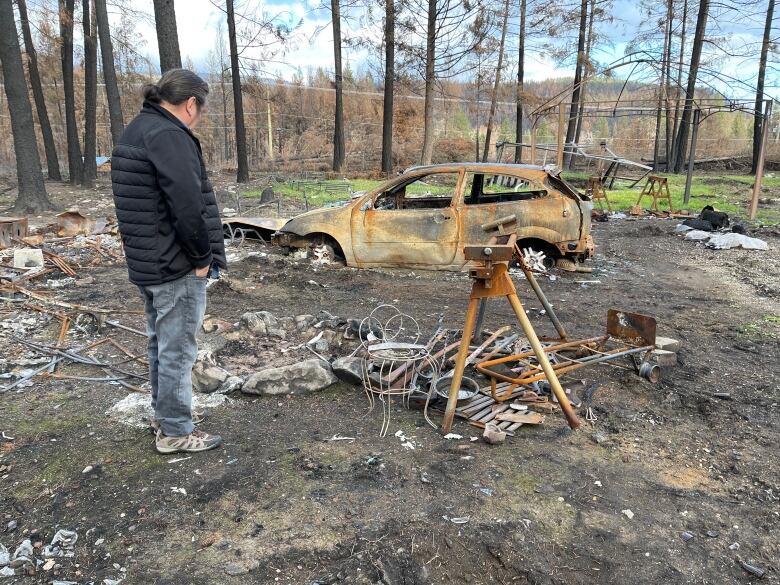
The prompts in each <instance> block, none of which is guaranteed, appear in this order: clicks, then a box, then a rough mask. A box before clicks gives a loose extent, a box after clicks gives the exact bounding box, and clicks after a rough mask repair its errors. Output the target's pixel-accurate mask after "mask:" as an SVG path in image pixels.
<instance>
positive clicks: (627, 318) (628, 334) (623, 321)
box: [607, 309, 656, 346]
mask: <svg viewBox="0 0 780 585" xmlns="http://www.w3.org/2000/svg"><path fill="white" fill-rule="evenodd" d="M655 329H656V321H655V319H653V318H652V317H648V316H647V315H640V314H639V313H629V312H627V311H616V310H615V309H610V310H609V311H608V312H607V334H608V335H611V336H612V337H615V338H617V339H621V340H623V341H625V342H626V343H630V344H631V345H639V346H642V345H655Z"/></svg>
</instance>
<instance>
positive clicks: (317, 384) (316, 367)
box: [241, 358, 338, 395]
mask: <svg viewBox="0 0 780 585" xmlns="http://www.w3.org/2000/svg"><path fill="white" fill-rule="evenodd" d="M337 380H338V379H337V378H336V376H334V375H333V372H332V371H331V368H330V364H328V363H327V362H323V361H322V360H320V359H316V358H313V359H310V360H305V361H302V362H298V363H296V364H290V365H288V366H281V367H278V368H265V369H264V370H260V371H259V372H255V373H254V374H252V375H251V376H249V378H247V380H246V382H244V385H243V386H242V388H241V391H242V392H244V393H245V394H261V395H275V394H306V393H309V392H316V391H318V390H322V389H324V388H327V387H328V386H330V385H331V384H334V383H335V382H336V381H337Z"/></svg>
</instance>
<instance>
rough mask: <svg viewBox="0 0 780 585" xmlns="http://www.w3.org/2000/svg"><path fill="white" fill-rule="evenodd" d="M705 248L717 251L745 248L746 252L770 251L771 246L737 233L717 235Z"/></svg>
mask: <svg viewBox="0 0 780 585" xmlns="http://www.w3.org/2000/svg"><path fill="white" fill-rule="evenodd" d="M705 246H707V247H708V248H713V249H715V250H728V249H730V248H744V249H745V250H768V249H769V245H768V244H767V243H766V242H765V241H764V240H759V239H758V238H751V237H750V236H746V235H745V234H736V233H728V234H715V235H713V236H712V237H711V238H710V239H709V241H708V242H707V243H706V244H705Z"/></svg>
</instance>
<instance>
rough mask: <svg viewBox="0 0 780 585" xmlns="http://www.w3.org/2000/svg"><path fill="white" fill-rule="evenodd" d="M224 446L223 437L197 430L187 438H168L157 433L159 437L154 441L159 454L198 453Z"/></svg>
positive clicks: (159, 432) (160, 432)
mask: <svg viewBox="0 0 780 585" xmlns="http://www.w3.org/2000/svg"><path fill="white" fill-rule="evenodd" d="M221 444H222V437H220V436H219V435H209V434H208V433H204V432H203V431H199V430H198V429H195V430H194V431H192V432H191V433H190V434H189V435H187V436H185V437H166V436H165V435H163V434H162V431H157V437H156V438H155V440H154V446H155V447H156V449H157V452H158V453H178V452H179V451H182V452H186V453H198V452H199V451H208V450H210V449H216V448H217V447H219V446H220V445H221Z"/></svg>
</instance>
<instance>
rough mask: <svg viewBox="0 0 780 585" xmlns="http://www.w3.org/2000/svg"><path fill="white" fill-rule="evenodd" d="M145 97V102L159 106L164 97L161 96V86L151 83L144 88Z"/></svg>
mask: <svg viewBox="0 0 780 585" xmlns="http://www.w3.org/2000/svg"><path fill="white" fill-rule="evenodd" d="M143 96H144V99H145V100H148V101H150V102H152V103H155V104H159V103H160V100H161V99H162V96H161V95H160V86H159V85H157V84H156V83H149V84H147V85H145V86H144V89H143Z"/></svg>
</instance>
